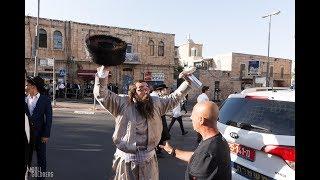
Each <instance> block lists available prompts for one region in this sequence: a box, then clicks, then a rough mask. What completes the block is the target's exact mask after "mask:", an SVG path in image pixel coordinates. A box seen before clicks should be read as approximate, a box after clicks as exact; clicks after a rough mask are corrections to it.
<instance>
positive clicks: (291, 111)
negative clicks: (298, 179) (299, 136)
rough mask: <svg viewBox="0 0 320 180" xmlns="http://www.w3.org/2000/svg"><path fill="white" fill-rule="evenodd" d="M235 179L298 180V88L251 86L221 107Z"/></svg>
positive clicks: (221, 123)
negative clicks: (296, 160) (296, 99)
mask: <svg viewBox="0 0 320 180" xmlns="http://www.w3.org/2000/svg"><path fill="white" fill-rule="evenodd" d="M218 128H219V131H220V132H221V133H222V134H223V136H224V137H225V139H226V140H227V141H228V143H229V147H230V153H231V154H230V156H231V161H232V177H233V179H295V90H294V89H290V88H250V89H246V90H244V91H242V92H241V93H237V94H231V95H229V97H228V98H227V99H226V100H225V101H224V102H223V104H222V105H221V106H220V114H219V120H218Z"/></svg>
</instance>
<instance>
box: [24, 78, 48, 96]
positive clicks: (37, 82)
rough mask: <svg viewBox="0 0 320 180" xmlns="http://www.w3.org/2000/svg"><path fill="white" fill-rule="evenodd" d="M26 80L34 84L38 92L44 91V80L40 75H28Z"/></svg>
mask: <svg viewBox="0 0 320 180" xmlns="http://www.w3.org/2000/svg"><path fill="white" fill-rule="evenodd" d="M27 82H28V83H30V84H32V85H34V86H36V88H37V89H38V91H39V92H40V93H43V92H44V90H45V89H44V85H45V83H44V80H43V79H42V78H41V77H40V76H35V77H32V76H28V77H27Z"/></svg>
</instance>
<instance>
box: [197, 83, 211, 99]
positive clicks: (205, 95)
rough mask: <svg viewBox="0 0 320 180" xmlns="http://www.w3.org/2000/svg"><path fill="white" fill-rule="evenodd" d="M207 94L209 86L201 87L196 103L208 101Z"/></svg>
mask: <svg viewBox="0 0 320 180" xmlns="http://www.w3.org/2000/svg"><path fill="white" fill-rule="evenodd" d="M208 92H209V86H203V87H202V94H200V95H199V96H198V98H197V103H199V102H202V101H209V98H208V94H207V93H208Z"/></svg>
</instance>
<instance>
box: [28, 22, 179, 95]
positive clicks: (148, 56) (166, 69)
mask: <svg viewBox="0 0 320 180" xmlns="http://www.w3.org/2000/svg"><path fill="white" fill-rule="evenodd" d="M36 21H37V19H36V18H35V17H31V16H26V17H25V66H26V70H27V72H28V74H30V75H31V74H33V71H34V67H35V65H34V63H35V61H34V55H35V45H34V44H35V43H34V42H35V40H34V37H35V29H36V24H37V22H36ZM39 29H40V30H41V31H39V33H40V32H41V33H42V35H41V36H39V41H42V42H41V43H39V45H42V46H44V44H46V47H39V48H38V58H39V60H38V65H37V67H38V68H37V72H38V74H39V75H40V76H42V77H43V78H45V79H47V80H48V79H52V74H53V69H52V67H51V66H46V65H45V63H44V62H45V59H46V58H54V59H55V69H56V72H55V73H56V76H57V79H58V81H63V82H68V83H78V84H85V83H88V82H89V81H92V80H93V78H94V73H95V72H96V69H97V67H98V66H97V65H96V64H94V63H93V62H92V60H91V58H90V56H89V54H88V52H87V50H86V48H85V39H86V38H87V37H88V36H90V35H95V34H104V35H111V36H115V37H118V38H120V39H122V40H124V41H125V42H126V43H127V44H128V47H127V53H126V60H125V62H124V63H123V64H122V65H119V66H113V67H109V69H110V71H111V76H110V80H109V82H111V83H112V84H117V86H118V87H119V91H120V93H127V89H128V85H129V84H130V83H132V81H133V80H137V79H146V80H147V81H148V82H149V83H150V84H151V85H154V84H161V83H165V84H168V85H173V84H175V83H176V80H174V78H173V76H174V66H175V64H174V56H175V54H174V41H175V35H174V34H169V33H159V32H151V31H144V30H136V29H128V28H120V27H111V26H105V25H95V24H85V23H79V22H72V21H60V20H53V19H45V18H40V19H39ZM44 34H45V35H44ZM44 39H46V43H44V42H43V41H44ZM40 61H41V62H42V65H41V62H40ZM61 71H65V72H66V75H65V76H63V74H61ZM146 76H148V77H146Z"/></svg>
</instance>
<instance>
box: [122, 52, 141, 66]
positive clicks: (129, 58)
mask: <svg viewBox="0 0 320 180" xmlns="http://www.w3.org/2000/svg"><path fill="white" fill-rule="evenodd" d="M140 59H141V58H140V54H139V53H126V59H125V61H124V62H123V63H124V64H141V60H140Z"/></svg>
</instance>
